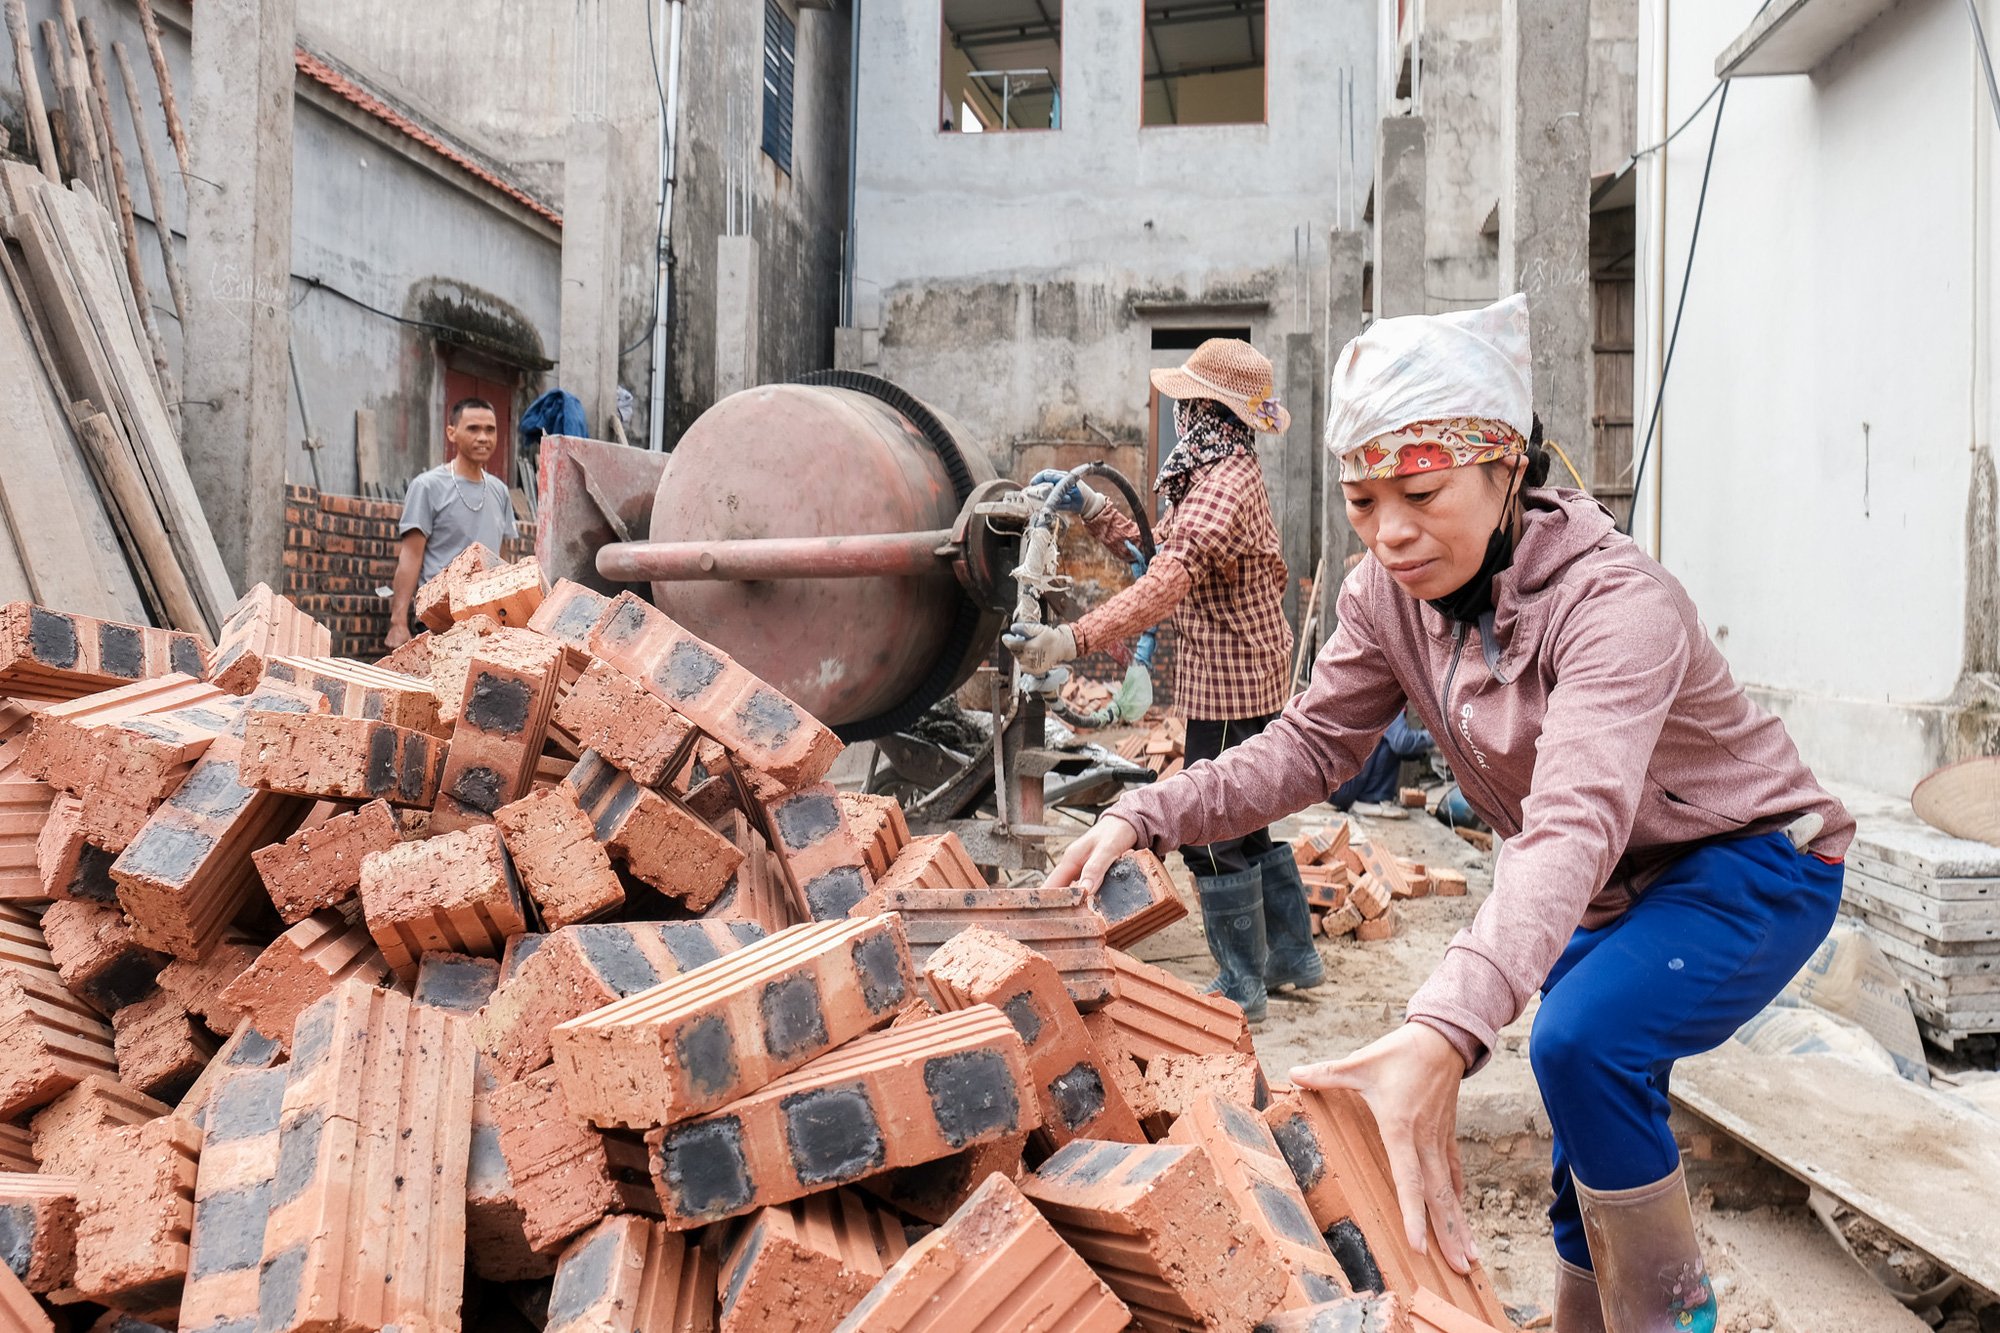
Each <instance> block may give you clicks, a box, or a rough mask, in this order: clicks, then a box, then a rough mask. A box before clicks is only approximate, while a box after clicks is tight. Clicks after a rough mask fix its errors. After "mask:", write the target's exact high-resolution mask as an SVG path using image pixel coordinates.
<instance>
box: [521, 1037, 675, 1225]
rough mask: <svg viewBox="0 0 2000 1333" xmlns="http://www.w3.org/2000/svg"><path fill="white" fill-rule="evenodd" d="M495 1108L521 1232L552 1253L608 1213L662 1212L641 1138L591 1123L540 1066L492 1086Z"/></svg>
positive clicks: (629, 1132)
mask: <svg viewBox="0 0 2000 1333" xmlns="http://www.w3.org/2000/svg"><path fill="white" fill-rule="evenodd" d="M491 1114H492V1119H493V1126H494V1132H495V1136H496V1142H497V1146H498V1147H499V1150H500V1155H501V1157H502V1159H503V1160H504V1162H505V1164H506V1170H507V1177H508V1180H509V1182H510V1184H511V1186H512V1191H513V1200H514V1205H515V1207H517V1208H518V1209H519V1210H520V1213H521V1232H522V1236H523V1237H524V1238H525V1239H526V1241H527V1243H528V1245H529V1247H530V1249H532V1250H533V1251H535V1252H537V1253H542V1254H547V1253H550V1252H551V1251H553V1250H556V1249H560V1248H561V1247H562V1245H563V1243H564V1242H565V1241H567V1240H568V1239H569V1238H570V1237H571V1236H574V1235H575V1234H576V1233H577V1232H579V1231H582V1230H583V1229H584V1228H585V1227H588V1226H592V1225H594V1224H595V1223H596V1222H597V1221H598V1220H599V1219H600V1218H603V1217H605V1216H606V1215H607V1214H610V1213H646V1214H648V1215H650V1216H653V1217H658V1216H659V1215H660V1204H659V1198H658V1196H657V1194H656V1193H655V1192H654V1188H653V1182H652V1179H651V1177H650V1176H649V1175H648V1174H647V1169H646V1145H645V1142H644V1140H643V1139H642V1138H641V1137H640V1136H639V1135H638V1134H637V1133H635V1132H633V1131H630V1130H602V1129H597V1128H594V1127H593V1126H591V1125H589V1124H586V1123H585V1122H584V1121H583V1119H582V1118H581V1117H580V1116H578V1115H577V1114H576V1112H575V1111H574V1110H573V1109H572V1108H571V1106H570V1104H569V1102H568V1100H567V1099H566V1098H565V1097H564V1095H563V1087H562V1084H561V1083H560V1082H559V1081H558V1080H557V1079H556V1076H555V1075H554V1074H553V1073H552V1072H550V1071H549V1070H546V1069H545V1070H541V1071H538V1072H536V1073H533V1074H530V1075H528V1076H527V1077H526V1078H523V1079H520V1080H518V1081H516V1082H513V1083H506V1084H502V1085H501V1086H499V1087H498V1088H496V1089H494V1091H493V1095H492V1099H491Z"/></svg>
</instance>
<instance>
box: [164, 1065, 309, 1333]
mask: <svg viewBox="0 0 2000 1333" xmlns="http://www.w3.org/2000/svg"><path fill="white" fill-rule="evenodd" d="M284 1099H285V1071H284V1070H283V1069H245V1070H241V1071H238V1072H236V1073H233V1074H231V1075H230V1076H229V1077H228V1078H225V1079H223V1080H221V1081H220V1083H219V1084H218V1085H217V1086H216V1089H215V1096H214V1102H213V1104H212V1106H211V1107H210V1110H209V1115H208V1118H207V1123H206V1127H205V1129H204V1133H203V1136H202V1145H201V1163H200V1166H199V1168H198V1169H197V1171H196V1173H195V1189H194V1225H193V1230H192V1232H191V1234H190V1236H189V1241H188V1253H189V1262H188V1281H187V1286H186V1288H185V1289H184V1290H183V1292H182V1294H181V1311H180V1325H181V1326H182V1327H185V1328H189V1329H204V1328H211V1327H214V1326H216V1325H218V1324H221V1323H222V1322H223V1321H225V1320H230V1319H239V1320H249V1321H250V1324H249V1325H248V1326H250V1327H254V1326H255V1320H256V1318H257V1267H258V1261H259V1259H260V1258H262V1256H263V1253H264V1226H265V1223H266V1222H268V1221H269V1220H270V1215H271V1190H272V1187H273V1184H274V1182H275V1180H276V1177H277V1175H278V1161H279V1158H278V1127H279V1121H280V1118H281V1111H282V1109H283V1106H284Z"/></svg>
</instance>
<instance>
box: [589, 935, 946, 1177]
mask: <svg viewBox="0 0 2000 1333" xmlns="http://www.w3.org/2000/svg"><path fill="white" fill-rule="evenodd" d="M913 989H914V988H913V985H912V977H911V971H910V955H909V951H908V950H907V949H906V948H905V947H904V944H903V938H902V931H901V930H900V929H899V927H898V924H897V922H896V920H895V919H894V918H893V917H865V918H862V919H859V920H855V921H824V922H815V923H813V924H811V925H805V926H795V927H793V928H792V929H791V930H786V931H781V932H779V933H778V934H776V935H772V936H770V937H769V938H767V939H764V940H760V941H758V942H757V943H755V944H752V945H750V946H748V947H747V948H743V949H739V950H737V951H736V952H734V953H732V954H729V955H727V956H726V957H724V958H722V959H719V960H717V961H716V962H714V963H711V964H709V965H708V966H706V967H703V968H699V969H696V970H695V971H694V972H692V973H689V974H686V975H683V976H680V977H676V978H674V979H673V980H670V981H665V982H662V983H661V984H660V985H658V986H656V987H654V988H653V989H651V990H648V991H642V992H640V993H639V994H636V995H633V996H630V997H628V998H626V999H623V1000H619V1001H616V1002H614V1003H612V1004H609V1005H606V1006H605V1007H604V1008H602V1009H599V1010H596V1011H595V1012H593V1013H589V1014H585V1015H583V1016H582V1017H580V1018H574V1019H570V1020H569V1021H567V1022H564V1023H560V1024H558V1025H557V1026H556V1027H555V1029H554V1031H553V1032H552V1033H551V1034H550V1036H551V1041H552V1044H553V1053H554V1057H555V1067H556V1071H557V1073H558V1075H559V1076H560V1077H561V1078H562V1080H563V1091H564V1092H565V1093H566V1094H567V1095H568V1097H569V1102H570V1105H571V1106H572V1107H573V1108H574V1109H575V1110H576V1112H577V1114H579V1115H581V1116H583V1117H585V1118H586V1119H588V1120H590V1121H591V1122H593V1123H594V1124H598V1125H609V1126H623V1127H628V1128H642V1127H648V1126H653V1125H670V1124H673V1123H674V1122H675V1121H678V1120H685V1119H687V1118H688V1117H690V1116H694V1115H699V1114H701V1113H702V1112H705V1111H712V1110H714V1109H716V1108H717V1107H720V1106H724V1105H727V1104H728V1103H729V1102H731V1101H733V1100H735V1099H736V1098H739V1097H742V1096H744V1095H746V1094H748V1093H750V1092H753V1091H754V1090H756V1089H757V1088H760V1087H762V1086H764V1085H765V1084H767V1083H769V1082H770V1081H771V1080H772V1079H774V1078H776V1077H778V1076H779V1075H780V1074H783V1073H785V1072H786V1071H788V1070H793V1069H797V1068H798V1067H799V1066H800V1065H802V1064H804V1063H806V1062H807V1061H808V1060H811V1059H813V1058H814V1057H815V1056H819V1055H822V1054H824V1053H825V1052H827V1051H829V1050H831V1049H832V1048H834V1047H836V1046H838V1045H840V1044H841V1043H842V1042H845V1041H847V1040H848V1039H850V1038H852V1037H856V1036H859V1035H860V1034H861V1033H863V1032H866V1031H868V1030H869V1029H870V1028H873V1027H876V1026H879V1025H880V1024H882V1023H885V1022H887V1021H888V1020H889V1019H890V1018H891V1017H892V1016H893V1015H894V1014H895V1012H896V1010H897V1009H899V1008H901V1007H902V1005H903V1003H904V1001H905V1000H906V999H908V998H909V996H910V993H911V991H912V990H913ZM767 1202H773V1201H768V1200H767Z"/></svg>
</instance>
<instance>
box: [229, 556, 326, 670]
mask: <svg viewBox="0 0 2000 1333" xmlns="http://www.w3.org/2000/svg"><path fill="white" fill-rule="evenodd" d="M332 651H333V632H332V631H331V630H329V629H328V628H327V627H326V626H324V625H322V624H320V623H319V622H318V621H317V620H314V619H313V618H312V617H311V616H309V615H307V614H306V613H305V612H304V611H301V610H300V609H299V608H298V606H297V604H296V603H294V602H293V601H292V600H291V599H290V598H288V597H284V596H281V595H279V594H278V593H276V592H274V591H272V589H271V585H270V584H268V583H259V584H257V585H256V586H255V587H253V588H251V589H250V591H248V592H246V593H244V594H243V596H242V597H241V598H240V599H239V600H238V601H237V603H236V606H235V608H234V609H232V610H231V611H230V613H229V615H228V616H227V617H226V618H225V619H224V620H223V622H222V631H221V633H220V634H218V635H217V636H216V639H215V647H214V648H213V649H212V650H210V652H209V654H208V658H207V664H208V673H207V674H208V678H209V679H210V680H211V681H213V682H215V684H216V685H217V686H218V687H220V688H221V689H224V690H227V691H228V692H229V693H231V694H248V693H249V692H250V691H251V690H253V689H255V688H256V685H257V682H258V681H259V680H260V679H262V678H263V675H264V668H265V667H266V665H267V664H269V662H270V661H271V659H273V658H276V657H322V656H325V655H326V654H328V653H330V652H332Z"/></svg>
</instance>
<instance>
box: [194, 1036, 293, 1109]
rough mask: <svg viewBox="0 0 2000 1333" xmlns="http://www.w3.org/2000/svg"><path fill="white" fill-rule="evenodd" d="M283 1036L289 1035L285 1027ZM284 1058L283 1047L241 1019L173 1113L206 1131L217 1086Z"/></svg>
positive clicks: (268, 1067)
mask: <svg viewBox="0 0 2000 1333" xmlns="http://www.w3.org/2000/svg"><path fill="white" fill-rule="evenodd" d="M286 1035H287V1036H289V1035H290V1029H289V1028H288V1029H286ZM284 1058H285V1051H284V1048H283V1047H282V1046H280V1045H279V1044H278V1043H277V1041H276V1040H275V1039H273V1038H271V1037H267V1036H265V1035H264V1033H262V1032H261V1031H259V1030H258V1028H257V1024H256V1020H255V1019H250V1018H245V1019H244V1020H243V1021H242V1022H241V1023H238V1024H237V1025H236V1031H235V1032H233V1033H231V1034H230V1035H229V1037H228V1038H226V1039H225V1040H224V1041H223V1043H222V1045H221V1046H220V1047H218V1048H217V1050H216V1052H215V1057H214V1058H213V1059H212V1060H210V1061H209V1062H208V1064H207V1066H206V1067H204V1068H203V1069H202V1071H201V1074H200V1076H199V1077H197V1078H196V1079H195V1081H194V1083H193V1084H192V1085H191V1086H190V1087H189V1088H188V1090H187V1091H186V1092H184V1093H182V1094H181V1099H180V1102H179V1103H178V1104H177V1105H176V1106H175V1107H174V1114H175V1115H177V1116H180V1117H181V1118H182V1119H184V1120H186V1121H187V1122H188V1123H189V1124H191V1125H193V1126H194V1127H195V1128H197V1129H206V1128H207V1124H208V1102H209V1098H210V1097H212V1096H213V1095H214V1093H215V1089H216V1087H217V1086H218V1085H220V1084H221V1083H222V1082H223V1081H224V1080H226V1079H230V1078H234V1077H235V1076H236V1075H238V1074H241V1073H246V1072H248V1071H250V1070H255V1069H270V1068H273V1067H274V1066H276V1065H279V1064H281V1063H283V1061H284Z"/></svg>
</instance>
